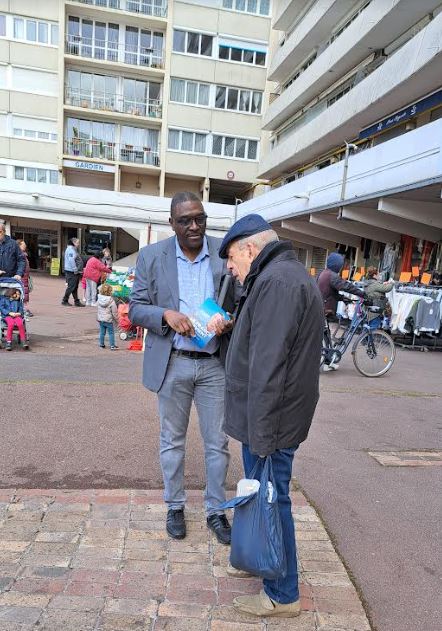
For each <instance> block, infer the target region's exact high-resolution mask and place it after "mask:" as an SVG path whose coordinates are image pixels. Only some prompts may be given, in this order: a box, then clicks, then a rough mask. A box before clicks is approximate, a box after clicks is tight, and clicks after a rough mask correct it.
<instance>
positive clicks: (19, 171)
mask: <svg viewBox="0 0 442 631" xmlns="http://www.w3.org/2000/svg"><path fill="white" fill-rule="evenodd" d="M14 178H15V179H16V180H24V179H25V170H24V168H23V167H15V169H14Z"/></svg>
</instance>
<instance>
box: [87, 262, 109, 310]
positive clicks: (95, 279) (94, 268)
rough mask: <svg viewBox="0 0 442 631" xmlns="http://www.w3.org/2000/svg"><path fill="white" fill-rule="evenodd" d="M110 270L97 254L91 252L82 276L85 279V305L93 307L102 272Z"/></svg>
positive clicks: (106, 272)
mask: <svg viewBox="0 0 442 631" xmlns="http://www.w3.org/2000/svg"><path fill="white" fill-rule="evenodd" d="M111 271H112V270H111V269H110V268H109V267H107V266H106V265H105V264H104V263H102V262H101V260H100V255H99V254H93V255H92V256H91V257H90V259H89V260H88V262H87V263H86V265H85V267H84V271H83V278H84V279H85V280H86V296H85V297H86V306H87V307H88V306H89V307H90V306H92V307H95V306H96V304H97V287H98V284H99V283H100V281H101V276H102V274H108V273H109V272H111Z"/></svg>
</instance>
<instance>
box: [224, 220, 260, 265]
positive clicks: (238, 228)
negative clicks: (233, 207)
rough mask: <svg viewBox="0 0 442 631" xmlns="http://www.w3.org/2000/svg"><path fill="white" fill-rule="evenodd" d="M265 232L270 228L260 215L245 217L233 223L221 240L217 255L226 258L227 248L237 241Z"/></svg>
mask: <svg viewBox="0 0 442 631" xmlns="http://www.w3.org/2000/svg"><path fill="white" fill-rule="evenodd" d="M265 230H272V226H271V225H270V224H269V223H267V221H266V220H265V219H263V218H262V217H261V215H255V214H253V215H245V217H241V219H238V221H235V223H234V224H233V226H232V227H231V228H230V230H229V232H228V233H227V234H226V236H225V237H224V239H223V242H222V243H221V247H220V249H219V255H220V257H221V258H222V259H226V258H227V248H228V247H229V245H230V244H231V243H232V241H236V240H237V239H244V237H250V236H251V235H252V234H258V232H264V231H265Z"/></svg>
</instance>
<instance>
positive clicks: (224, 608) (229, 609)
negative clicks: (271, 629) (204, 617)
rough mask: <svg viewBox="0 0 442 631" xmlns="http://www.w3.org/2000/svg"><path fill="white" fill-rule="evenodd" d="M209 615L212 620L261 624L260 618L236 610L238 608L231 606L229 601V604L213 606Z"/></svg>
mask: <svg viewBox="0 0 442 631" xmlns="http://www.w3.org/2000/svg"><path fill="white" fill-rule="evenodd" d="M231 600H232V599H231ZM211 617H212V620H223V621H224V620H227V621H228V622H248V623H254V624H261V621H260V619H258V618H256V616H249V615H248V614H246V613H242V612H241V611H238V609H236V608H235V607H233V605H232V604H231V603H230V604H229V605H217V606H216V607H213V609H212V612H211Z"/></svg>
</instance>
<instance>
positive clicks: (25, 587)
mask: <svg viewBox="0 0 442 631" xmlns="http://www.w3.org/2000/svg"><path fill="white" fill-rule="evenodd" d="M66 584H67V581H66V580H62V579H61V580H60V579H51V578H19V579H17V580H16V581H15V583H14V591H17V592H22V593H24V594H59V593H61V592H62V591H63V590H64V588H65V587H66Z"/></svg>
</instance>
